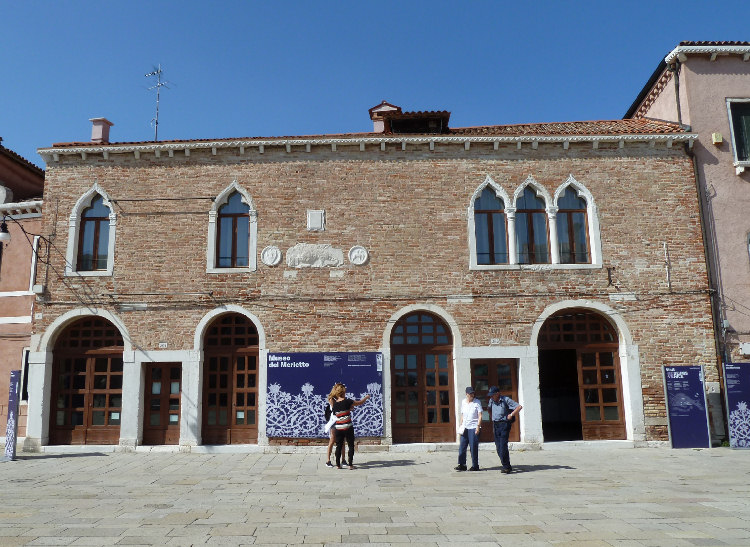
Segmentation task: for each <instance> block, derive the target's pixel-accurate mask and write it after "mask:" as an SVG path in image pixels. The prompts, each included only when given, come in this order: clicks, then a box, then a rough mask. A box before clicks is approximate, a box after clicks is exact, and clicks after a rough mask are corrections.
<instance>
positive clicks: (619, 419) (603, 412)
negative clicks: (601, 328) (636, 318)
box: [577, 349, 626, 440]
mask: <svg viewBox="0 0 750 547" xmlns="http://www.w3.org/2000/svg"><path fill="white" fill-rule="evenodd" d="M577 358H578V387H579V390H580V401H581V425H582V428H583V439H584V440H592V439H624V438H625V437H626V431H625V417H624V415H623V407H622V390H621V387H620V386H621V381H620V363H619V359H618V357H617V353H616V351H613V350H611V349H602V350H598V351H597V350H595V349H586V350H578V352H577Z"/></svg>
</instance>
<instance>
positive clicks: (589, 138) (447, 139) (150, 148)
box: [37, 133, 698, 163]
mask: <svg viewBox="0 0 750 547" xmlns="http://www.w3.org/2000/svg"><path fill="white" fill-rule="evenodd" d="M697 138H698V135H697V134H694V133H652V134H646V135H644V134H625V135H619V134H617V135H611V134H601V135H514V136H499V135H495V136H493V135H477V136H467V135H428V136H424V135H421V136H414V137H407V136H399V137H382V136H378V137H352V138H340V137H335V138H313V139H305V138H292V139H238V140H221V141H200V142H171V143H170V142H154V143H139V144H108V145H102V146H88V145H87V146H70V147H65V148H62V147H60V148H57V147H53V148H40V149H39V150H37V151H38V152H39V154H40V155H41V156H42V157H43V158H44V160H45V161H46V162H47V163H49V162H50V160H52V161H58V160H59V157H60V156H71V155H80V156H81V158H82V159H84V160H85V159H86V157H87V156H89V155H93V154H102V155H103V156H104V159H107V158H108V157H109V155H110V154H135V156H136V158H139V157H140V154H142V153H153V154H155V155H156V156H157V157H161V154H162V153H166V154H167V155H168V157H173V156H174V153H175V152H184V153H185V155H190V151H191V150H211V151H212V152H213V153H214V154H215V153H216V150H218V149H227V148H237V149H238V150H239V153H240V155H242V154H244V153H245V151H246V150H248V149H257V151H258V152H260V153H261V154H262V153H264V151H265V149H266V148H274V147H276V148H285V149H286V151H287V152H291V151H292V147H295V148H298V147H304V149H305V151H307V152H310V148H311V147H312V146H330V147H331V151H333V152H335V151H336V150H337V147H338V146H342V147H343V146H359V148H360V150H361V151H364V150H365V147H366V146H367V145H370V146H372V145H379V146H380V147H381V149H382V150H385V146H386V145H389V144H390V145H398V144H400V145H401V146H402V150H406V145H407V144H429V145H430V149H432V148H433V146H434V145H435V144H463V145H464V147H465V148H466V149H467V150H468V149H469V146H470V145H471V144H474V143H490V144H494V146H495V149H497V148H498V145H500V144H508V143H515V144H516V145H517V147H518V148H521V147H522V145H523V144H530V145H532V147H533V148H536V146H537V145H538V144H539V143H560V144H563V147H564V148H567V146H568V144H570V143H586V142H590V143H593V146H594V148H598V143H603V142H609V143H611V142H617V143H621V144H620V146H623V145H624V143H626V142H629V143H634V142H643V143H650V144H651V145H652V146H653V145H655V144H656V143H666V144H667V146H671V145H672V143H673V142H688V143H689V144H690V145H692V143H693V141H694V140H696V139H697Z"/></svg>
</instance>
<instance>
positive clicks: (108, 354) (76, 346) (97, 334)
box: [49, 316, 124, 444]
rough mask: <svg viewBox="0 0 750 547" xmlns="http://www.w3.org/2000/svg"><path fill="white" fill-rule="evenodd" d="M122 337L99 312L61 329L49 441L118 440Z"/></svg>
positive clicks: (57, 442) (53, 364) (56, 360)
mask: <svg viewBox="0 0 750 547" xmlns="http://www.w3.org/2000/svg"><path fill="white" fill-rule="evenodd" d="M123 349H124V348H123V340H122V336H121V335H120V332H119V331H118V329H117V328H116V327H115V326H114V325H113V324H112V323H110V322H109V321H107V320H105V319H102V318H100V317H94V316H91V317H84V318H81V319H78V320H77V321H74V322H73V323H71V324H70V325H68V326H67V327H65V329H64V330H63V331H62V332H61V333H60V335H59V336H58V338H57V342H56V343H55V350H54V358H53V361H52V390H51V403H50V407H51V408H50V421H49V442H50V444H118V443H119V441H120V422H121V420H122V378H123V360H122V352H123Z"/></svg>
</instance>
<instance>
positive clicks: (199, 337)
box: [193, 304, 266, 351]
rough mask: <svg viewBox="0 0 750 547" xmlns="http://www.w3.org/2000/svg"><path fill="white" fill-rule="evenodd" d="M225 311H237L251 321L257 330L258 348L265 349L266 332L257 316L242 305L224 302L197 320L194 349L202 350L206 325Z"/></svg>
mask: <svg viewBox="0 0 750 547" xmlns="http://www.w3.org/2000/svg"><path fill="white" fill-rule="evenodd" d="M226 313H239V314H240V315H244V316H245V317H247V318H248V319H249V320H250V321H252V322H253V324H254V325H255V328H256V329H257V331H258V348H259V349H260V351H264V350H265V349H266V332H265V330H264V329H263V324H262V323H261V321H260V319H259V318H258V316H257V315H255V314H253V313H251V312H249V311H248V310H246V309H245V308H243V307H242V306H237V305H235V304H226V305H224V306H220V307H218V308H214V309H213V310H211V311H209V312H208V313H206V314H205V315H204V316H203V317H202V318H201V320H200V321H199V322H198V325H197V326H196V328H195V335H194V338H193V348H194V349H195V351H202V350H203V338H204V336H205V334H206V329H207V328H208V326H209V325H210V324H211V323H212V322H213V320H214V319H216V318H217V317H219V316H220V315H224V314H226Z"/></svg>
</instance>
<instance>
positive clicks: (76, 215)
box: [65, 183, 117, 277]
mask: <svg viewBox="0 0 750 547" xmlns="http://www.w3.org/2000/svg"><path fill="white" fill-rule="evenodd" d="M97 195H99V196H101V197H102V198H103V200H104V205H106V206H107V207H108V208H109V242H108V245H107V269H106V270H94V271H85V272H80V271H78V270H77V262H78V237H79V235H80V234H79V230H80V227H81V214H82V213H83V210H84V209H86V208H87V207H90V206H91V202H92V201H93V200H94V199H95V197H96V196H97ZM116 232H117V214H116V213H115V209H114V207H113V206H112V202H111V200H110V199H109V195H108V194H107V192H106V191H105V190H104V189H103V188H102V187H101V186H99V184H98V183H94V185H93V186H92V187H91V188H90V189H89V190H88V192H86V193H85V194H83V195H82V196H81V197H80V198H78V201H77V202H76V204H75V206H73V211H72V212H71V213H70V218H69V219H68V246H67V249H66V251H65V275H66V276H82V277H102V276H111V275H112V272H113V271H114V267H115V234H116Z"/></svg>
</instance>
